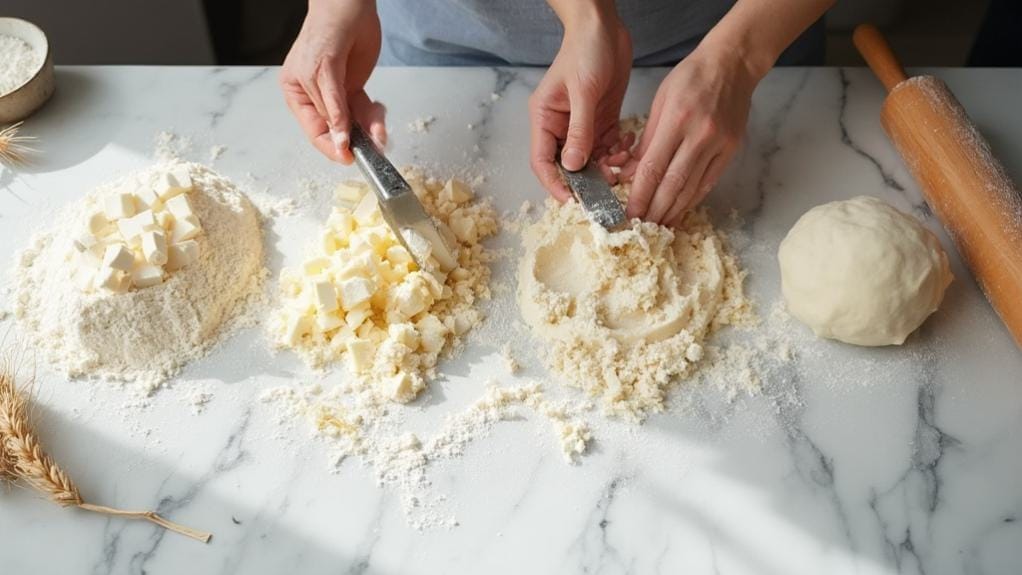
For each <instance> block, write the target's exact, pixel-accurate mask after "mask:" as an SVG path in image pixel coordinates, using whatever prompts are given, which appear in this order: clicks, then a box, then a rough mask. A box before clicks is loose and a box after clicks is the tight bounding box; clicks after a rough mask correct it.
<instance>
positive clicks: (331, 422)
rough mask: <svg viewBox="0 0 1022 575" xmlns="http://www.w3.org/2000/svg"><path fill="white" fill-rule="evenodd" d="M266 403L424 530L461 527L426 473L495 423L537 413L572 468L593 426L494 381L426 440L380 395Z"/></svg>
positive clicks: (299, 391)
mask: <svg viewBox="0 0 1022 575" xmlns="http://www.w3.org/2000/svg"><path fill="white" fill-rule="evenodd" d="M261 399H262V401H264V402H266V403H270V404H274V405H275V407H276V412H277V416H278V420H279V421H280V422H281V423H282V424H284V425H289V424H290V423H291V422H293V421H295V420H296V419H305V420H308V421H309V422H311V424H312V426H313V429H314V432H315V434H316V435H317V436H318V437H319V438H321V439H322V440H324V441H325V442H326V443H327V445H329V447H330V449H331V450H332V452H333V453H332V455H331V457H330V461H331V462H332V465H333V466H335V467H336V466H339V465H340V464H341V463H343V462H344V461H345V460H346V459H347V458H349V457H352V456H354V457H356V458H358V459H359V460H361V462H362V463H363V465H365V466H366V467H368V468H369V469H371V470H372V472H373V473H374V474H375V477H376V481H377V483H378V484H379V485H380V486H381V487H383V486H392V487H395V488H397V489H398V490H399V492H400V497H401V503H402V508H403V510H404V512H405V517H406V519H407V520H408V522H409V524H410V525H411V526H413V527H414V528H416V529H419V530H423V529H432V528H438V527H448V528H449V527H455V526H457V525H458V522H457V519H456V518H455V517H453V516H452V515H451V514H450V513H448V512H445V511H444V510H443V503H444V501H445V500H446V497H445V496H444V495H443V494H439V493H436V492H435V491H433V490H432V489H431V481H430V479H429V475H428V468H429V466H430V465H431V464H432V463H434V462H437V461H440V460H446V459H453V458H457V457H460V456H461V455H463V454H464V452H465V447H466V446H467V445H468V444H469V443H471V442H472V441H475V440H477V439H481V438H483V437H485V436H486V435H487V433H489V431H490V430H491V429H492V428H493V426H494V424H496V423H498V422H500V421H507V420H513V419H522V418H523V417H524V416H525V413H526V411H531V412H533V413H536V414H538V415H539V416H541V417H542V418H544V419H546V420H548V421H549V422H550V423H551V425H552V427H553V430H554V434H555V438H556V441H557V443H558V445H559V446H560V449H561V452H562V453H563V455H564V458H565V460H566V461H568V462H573V461H575V459H576V458H577V456H578V455H581V454H582V453H584V452H585V450H586V447H587V445H588V443H589V441H590V439H591V434H590V430H589V426H588V424H587V423H586V422H585V421H584V420H582V419H580V417H579V414H580V413H581V412H582V411H585V410H586V409H588V406H586V405H581V406H575V405H572V404H569V403H567V402H553V401H549V400H547V399H546V398H545V396H544V394H543V392H542V391H541V389H540V386H539V385H538V384H536V383H529V384H524V385H518V386H512V387H500V386H497V385H496V384H495V383H491V384H490V385H489V386H488V387H487V388H486V390H485V392H484V393H483V395H482V396H481V397H480V398H479V399H477V400H476V401H475V402H473V403H472V404H471V405H469V406H468V407H467V408H466V409H464V410H462V411H461V412H458V413H455V414H451V415H448V416H447V418H446V420H445V422H444V423H443V425H441V427H440V428H439V429H438V430H437V431H436V432H434V433H433V434H432V435H430V436H429V437H423V438H420V437H419V436H418V435H416V434H414V433H409V432H406V431H402V430H401V425H400V423H401V419H400V417H399V416H398V415H396V412H395V411H394V410H392V409H390V408H388V406H387V404H386V403H385V402H381V401H380V398H379V397H378V396H376V395H375V394H372V393H366V391H365V390H361V389H358V388H348V387H345V386H337V387H334V388H332V389H330V390H324V389H323V388H322V387H321V386H319V385H318V384H313V385H309V386H304V387H277V388H273V389H269V390H267V391H265V392H264V393H263V394H262V396H261Z"/></svg>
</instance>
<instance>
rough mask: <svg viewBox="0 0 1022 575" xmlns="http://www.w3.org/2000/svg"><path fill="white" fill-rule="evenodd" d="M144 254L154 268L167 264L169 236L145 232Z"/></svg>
mask: <svg viewBox="0 0 1022 575" xmlns="http://www.w3.org/2000/svg"><path fill="white" fill-rule="evenodd" d="M142 254H143V255H144V256H145V260H146V261H147V262H149V263H150V264H152V265H154V266H162V265H163V264H165V263H167V236H166V235H165V234H164V233H163V232H154V231H149V232H143V233H142Z"/></svg>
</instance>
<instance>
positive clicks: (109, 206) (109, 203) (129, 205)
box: [103, 192, 135, 221]
mask: <svg viewBox="0 0 1022 575" xmlns="http://www.w3.org/2000/svg"><path fill="white" fill-rule="evenodd" d="M103 214H104V215H105V216H106V219H107V220H109V221H117V220H119V219H121V218H130V217H131V216H133V215H135V196H134V195H133V194H131V193H130V192H117V193H115V194H113V195H110V196H107V198H106V200H104V201H103Z"/></svg>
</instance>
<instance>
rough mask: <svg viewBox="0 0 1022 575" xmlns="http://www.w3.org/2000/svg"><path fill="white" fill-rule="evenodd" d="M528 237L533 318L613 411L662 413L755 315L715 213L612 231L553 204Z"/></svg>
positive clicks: (524, 282) (526, 305) (526, 265)
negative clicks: (711, 343)
mask: <svg viewBox="0 0 1022 575" xmlns="http://www.w3.org/2000/svg"><path fill="white" fill-rule="evenodd" d="M616 191H617V192H618V194H619V195H621V196H622V197H624V196H626V195H627V189H626V188H624V187H619V188H618V189H617V190H616ZM523 243H524V247H525V255H524V256H523V258H522V260H521V263H520V267H519V274H518V282H519V285H518V299H519V305H520V308H521V311H522V316H523V317H524V319H525V320H526V322H527V323H528V324H529V325H530V326H531V327H532V328H533V331H534V333H535V334H536V335H537V336H539V337H540V338H542V339H543V340H544V341H545V342H546V343H547V344H548V345H547V348H546V354H545V359H546V363H547V364H548V367H549V368H550V369H552V370H553V371H554V372H555V373H557V374H558V375H559V376H560V377H561V378H563V379H564V381H566V382H567V383H568V384H569V385H571V386H573V387H577V388H579V389H582V390H583V391H585V392H586V393H587V394H588V395H590V396H592V397H594V398H599V399H600V405H601V407H602V409H603V411H604V412H605V413H608V414H612V415H616V416H622V417H625V418H628V419H635V420H641V419H642V418H643V417H644V416H645V415H646V414H647V413H649V412H651V411H660V410H662V409H663V405H664V397H665V394H666V392H667V390H668V389H669V388H670V386H671V385H672V384H673V383H674V382H676V381H678V380H679V379H681V378H685V377H688V376H690V375H692V374H693V371H694V368H695V366H696V365H697V364H698V363H699V362H700V360H702V359H703V355H704V349H703V344H704V340H705V339H706V337H707V336H708V335H709V334H710V333H712V332H713V331H714V330H715V329H717V328H718V327H719V326H722V325H727V324H742V323H746V322H749V321H751V320H752V318H753V315H752V311H751V308H750V304H749V302H748V300H746V298H745V297H744V295H743V293H742V281H743V279H744V272H742V271H741V269H740V268H739V266H738V262H737V260H736V259H735V258H734V256H733V255H731V253H730V252H729V251H728V248H727V246H726V243H725V242H724V241H723V237H722V236H721V234H719V233H718V232H717V231H716V230H715V229H714V227H713V225H712V224H711V223H710V220H709V218H708V216H707V214H706V212H705V210H699V211H695V212H693V213H691V214H690V215H689V216H688V217H687V218H686V219H685V222H684V224H683V225H682V226H681V227H680V228H679V229H676V230H672V229H669V228H666V227H662V226H658V225H656V224H651V223H646V222H640V221H638V220H635V221H633V222H632V223H631V224H630V226H629V227H628V228H627V229H624V230H622V231H617V232H613V233H610V232H607V231H606V230H604V229H603V228H602V227H600V226H599V225H597V224H595V223H592V222H591V221H590V220H589V218H587V217H586V214H585V213H584V212H583V210H582V208H581V207H580V206H579V205H578V204H577V203H575V202H568V203H566V204H564V205H560V204H558V203H556V202H554V201H553V200H548V201H547V206H546V211H545V213H544V214H543V215H542V216H541V217H540V218H539V220H537V221H536V222H535V223H533V224H532V225H530V226H528V227H527V228H526V229H525V230H524V232H523Z"/></svg>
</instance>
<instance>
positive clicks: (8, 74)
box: [0, 34, 43, 96]
mask: <svg viewBox="0 0 1022 575" xmlns="http://www.w3.org/2000/svg"><path fill="white" fill-rule="evenodd" d="M42 65H43V53H42V52H40V51H38V50H36V49H35V48H33V47H32V46H31V45H30V44H29V43H28V42H25V41H24V40H22V39H21V38H16V37H14V36H8V35H6V34H0V96H3V95H6V94H8V93H10V92H13V91H14V90H17V89H18V88H20V87H21V86H22V85H23V84H24V83H25V82H28V81H29V80H31V79H32V76H33V75H34V74H35V73H36V71H38V70H39V68H41V67H42Z"/></svg>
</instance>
